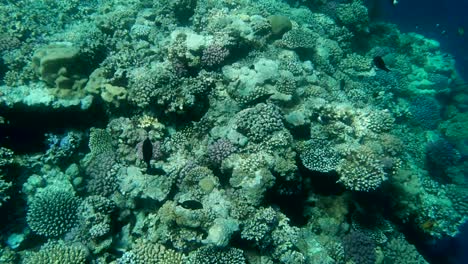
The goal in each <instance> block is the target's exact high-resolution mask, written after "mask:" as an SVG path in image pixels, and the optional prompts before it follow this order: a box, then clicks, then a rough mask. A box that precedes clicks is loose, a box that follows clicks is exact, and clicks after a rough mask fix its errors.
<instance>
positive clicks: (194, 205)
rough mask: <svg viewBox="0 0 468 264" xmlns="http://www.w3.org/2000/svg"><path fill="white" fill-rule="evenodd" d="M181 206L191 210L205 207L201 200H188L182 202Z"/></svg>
mask: <svg viewBox="0 0 468 264" xmlns="http://www.w3.org/2000/svg"><path fill="white" fill-rule="evenodd" d="M180 206H182V207H183V208H185V209H190V210H199V209H203V205H202V203H200V202H199V201H195V200H186V201H184V202H182V203H180Z"/></svg>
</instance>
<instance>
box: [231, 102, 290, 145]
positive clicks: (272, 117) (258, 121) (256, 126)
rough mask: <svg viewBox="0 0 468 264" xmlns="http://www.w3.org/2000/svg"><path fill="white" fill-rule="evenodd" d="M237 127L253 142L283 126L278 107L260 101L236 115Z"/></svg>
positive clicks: (259, 140)
mask: <svg viewBox="0 0 468 264" xmlns="http://www.w3.org/2000/svg"><path fill="white" fill-rule="evenodd" d="M236 118H237V129H238V130H239V132H241V133H244V134H245V135H247V136H248V137H249V139H251V140H253V141H254V142H261V141H264V140H266V139H268V138H269V137H271V135H272V134H273V133H274V132H276V131H279V130H282V129H283V128H284V125H283V120H282V119H283V118H282V115H281V112H280V110H279V108H278V107H276V106H275V105H272V104H264V103H260V104H257V105H256V106H254V107H251V108H247V109H244V110H242V111H241V112H239V113H238V115H237V117H236Z"/></svg>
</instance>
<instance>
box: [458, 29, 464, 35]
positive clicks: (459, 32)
mask: <svg viewBox="0 0 468 264" xmlns="http://www.w3.org/2000/svg"><path fill="white" fill-rule="evenodd" d="M457 33H458V35H459V36H463V35H465V28H464V27H458V30H457Z"/></svg>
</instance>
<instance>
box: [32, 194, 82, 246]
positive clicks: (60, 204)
mask: <svg viewBox="0 0 468 264" xmlns="http://www.w3.org/2000/svg"><path fill="white" fill-rule="evenodd" d="M79 204H80V200H79V199H78V198H77V197H75V196H74V195H73V194H72V193H70V192H66V191H55V190H54V191H50V190H45V191H44V192H42V193H39V194H37V195H36V196H35V197H34V198H33V200H32V202H31V204H30V205H29V208H28V213H27V217H26V219H27V222H28V225H29V227H30V228H31V229H32V231H34V232H35V233H37V234H39V235H42V236H46V237H58V236H61V235H63V234H65V233H66V232H68V231H70V230H71V229H72V228H73V227H74V226H75V224H76V222H77V219H78V213H77V211H78V207H79Z"/></svg>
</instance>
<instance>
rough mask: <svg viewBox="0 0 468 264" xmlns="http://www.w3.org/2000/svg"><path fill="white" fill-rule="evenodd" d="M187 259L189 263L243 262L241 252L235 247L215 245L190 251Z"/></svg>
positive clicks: (238, 263) (241, 263) (236, 263)
mask: <svg viewBox="0 0 468 264" xmlns="http://www.w3.org/2000/svg"><path fill="white" fill-rule="evenodd" d="M188 261H189V263H191V264H217V263H231V264H245V263H246V261H245V258H244V256H243V252H242V250H240V249H237V248H216V247H210V246H206V247H201V248H199V249H197V250H195V251H192V252H191V253H190V254H189V256H188Z"/></svg>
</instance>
